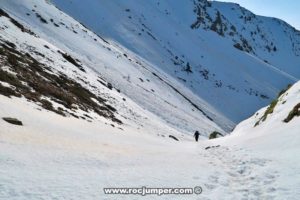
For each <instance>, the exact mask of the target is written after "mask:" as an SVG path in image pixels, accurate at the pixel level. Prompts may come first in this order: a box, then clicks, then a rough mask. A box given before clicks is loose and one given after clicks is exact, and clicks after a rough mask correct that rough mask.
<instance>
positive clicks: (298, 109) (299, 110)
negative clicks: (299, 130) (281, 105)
mask: <svg viewBox="0 0 300 200" xmlns="http://www.w3.org/2000/svg"><path fill="white" fill-rule="evenodd" d="M299 116H300V103H298V104H297V105H296V106H295V107H294V108H293V109H292V110H291V112H290V113H289V115H288V116H287V117H286V118H285V119H284V120H283V121H284V122H285V123H288V122H290V121H291V120H292V119H293V118H294V117H299Z"/></svg>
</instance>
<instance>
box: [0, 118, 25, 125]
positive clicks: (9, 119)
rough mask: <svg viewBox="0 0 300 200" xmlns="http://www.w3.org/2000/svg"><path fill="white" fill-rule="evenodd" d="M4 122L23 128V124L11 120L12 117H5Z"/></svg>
mask: <svg viewBox="0 0 300 200" xmlns="http://www.w3.org/2000/svg"><path fill="white" fill-rule="evenodd" d="M2 119H3V120H4V121H6V122H8V123H10V124H14V125H18V126H23V123H22V122H21V121H20V120H18V119H16V118H11V117H3V118H2Z"/></svg>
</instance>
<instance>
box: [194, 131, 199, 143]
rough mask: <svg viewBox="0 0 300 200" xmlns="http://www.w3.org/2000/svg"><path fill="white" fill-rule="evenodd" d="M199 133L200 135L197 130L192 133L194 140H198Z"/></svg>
mask: <svg viewBox="0 0 300 200" xmlns="http://www.w3.org/2000/svg"><path fill="white" fill-rule="evenodd" d="M199 135H200V133H199V131H196V132H195V133H194V138H195V140H196V142H198V139H199Z"/></svg>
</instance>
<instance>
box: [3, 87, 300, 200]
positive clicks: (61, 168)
mask: <svg viewBox="0 0 300 200" xmlns="http://www.w3.org/2000/svg"><path fill="white" fill-rule="evenodd" d="M0 100H1V109H0V116H14V117H17V118H18V119H19V120H21V121H22V122H23V124H24V126H15V125H12V124H8V123H6V122H5V121H3V120H1V121H0V126H1V131H0V144H1V145H0V199H295V200H297V199H298V198H299V196H300V193H299V187H300V181H299V180H300V168H299V156H297V155H298V154H299V141H300V138H299V122H300V118H299V117H295V118H294V119H293V120H292V121H290V122H289V123H284V122H283V120H284V119H285V118H286V116H287V115H288V113H289V111H290V110H291V109H292V108H293V107H294V105H295V104H296V103H298V102H300V82H298V83H297V84H296V85H295V86H293V87H292V88H291V89H290V90H288V91H287V93H285V95H283V96H282V97H281V98H280V100H279V102H278V106H276V107H275V109H274V112H273V114H271V115H269V116H268V118H267V119H266V120H265V121H264V122H263V123H261V124H260V125H258V126H256V127H255V128H254V127H253V126H254V124H255V122H256V121H257V119H258V117H259V116H261V114H262V113H263V112H264V110H265V109H266V108H264V109H262V110H260V111H259V114H258V115H257V116H253V117H251V118H250V119H248V120H246V121H244V122H242V123H241V124H239V125H238V127H237V128H236V130H235V131H234V132H233V133H232V134H231V135H229V136H226V137H224V138H219V139H215V140H209V141H207V140H206V141H205V140H201V141H200V142H199V143H196V142H194V141H193V140H192V138H187V139H185V140H181V141H175V140H171V139H170V138H167V137H166V138H161V137H158V136H156V133H155V132H156V131H155V130H149V132H151V131H152V134H145V133H142V132H140V131H138V130H136V129H132V128H130V127H125V128H124V131H122V130H118V129H114V128H112V127H111V126H109V125H105V124H104V123H101V122H97V123H89V122H86V121H83V120H79V119H75V118H65V117H62V116H59V115H57V114H54V113H51V112H48V111H45V110H38V109H36V108H37V107H38V106H36V105H35V104H32V103H30V102H27V101H26V100H24V99H20V98H12V99H10V98H7V97H3V96H0ZM284 101H286V103H285V104H282V103H283V102H284ZM212 145H213V146H216V145H220V147H215V148H210V149H207V150H206V149H205V148H206V147H208V146H212ZM142 186H147V187H194V186H201V187H202V188H203V193H202V194H200V195H195V194H193V195H184V196H182V195H166V196H157V195H149V196H144V197H142V196H137V195H125V196H122V195H105V194H104V192H103V188H105V187H142Z"/></svg>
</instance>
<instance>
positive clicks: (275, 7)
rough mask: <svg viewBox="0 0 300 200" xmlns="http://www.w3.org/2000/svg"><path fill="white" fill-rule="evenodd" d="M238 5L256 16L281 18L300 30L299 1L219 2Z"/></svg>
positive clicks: (228, 0)
mask: <svg viewBox="0 0 300 200" xmlns="http://www.w3.org/2000/svg"><path fill="white" fill-rule="evenodd" d="M218 1H226V2H234V3H238V4H240V5H241V6H243V7H245V8H247V9H248V10H250V11H252V12H253V13H255V14H258V15H263V16H271V17H276V18H280V19H282V20H284V21H286V22H288V23H289V24H291V25H292V26H294V27H295V28H297V29H298V30H300V1H299V0H218Z"/></svg>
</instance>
